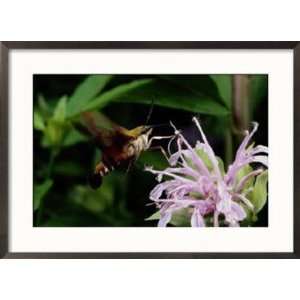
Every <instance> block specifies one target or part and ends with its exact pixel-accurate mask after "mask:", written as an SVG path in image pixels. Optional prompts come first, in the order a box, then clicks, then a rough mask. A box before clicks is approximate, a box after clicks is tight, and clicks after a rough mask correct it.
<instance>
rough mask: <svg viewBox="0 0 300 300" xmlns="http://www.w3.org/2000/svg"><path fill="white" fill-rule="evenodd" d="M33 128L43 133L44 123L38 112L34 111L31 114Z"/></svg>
mask: <svg viewBox="0 0 300 300" xmlns="http://www.w3.org/2000/svg"><path fill="white" fill-rule="evenodd" d="M33 127H34V129H36V130H40V131H44V129H45V123H44V120H43V117H42V116H41V114H40V113H39V112H38V111H34V113H33Z"/></svg>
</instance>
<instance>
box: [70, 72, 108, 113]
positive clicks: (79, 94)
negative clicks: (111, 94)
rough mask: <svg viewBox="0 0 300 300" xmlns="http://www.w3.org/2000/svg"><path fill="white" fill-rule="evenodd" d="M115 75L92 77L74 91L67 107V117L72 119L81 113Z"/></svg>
mask: <svg viewBox="0 0 300 300" xmlns="http://www.w3.org/2000/svg"><path fill="white" fill-rule="evenodd" d="M112 77H113V75H90V76H88V77H87V78H86V79H85V80H84V81H83V82H82V83H81V84H80V85H79V86H78V87H77V88H76V90H75V91H74V93H73V95H72V96H71V97H70V99H69V102H68V105H67V116H68V117H72V116H75V115H77V114H78V113H80V112H81V110H82V108H83V107H84V106H86V105H87V103H88V102H89V100H91V99H92V98H94V97H96V96H97V95H98V94H99V93H100V92H101V91H102V90H103V88H104V87H105V86H106V85H107V83H108V82H109V81H110V80H111V79H112Z"/></svg>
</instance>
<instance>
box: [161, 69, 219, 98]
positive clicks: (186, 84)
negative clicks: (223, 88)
mask: <svg viewBox="0 0 300 300" xmlns="http://www.w3.org/2000/svg"><path fill="white" fill-rule="evenodd" d="M159 78H162V79H164V80H168V81H169V82H171V83H172V84H175V85H176V86H178V87H181V88H184V89H186V90H188V91H190V92H192V93H194V94H196V95H198V96H201V97H203V96H208V97H210V98H212V99H214V100H216V101H219V100H220V96H219V93H218V87H217V85H216V83H215V82H214V80H213V79H212V78H211V77H210V76H209V75H196V76H195V75H188V74H184V75H160V76H159Z"/></svg>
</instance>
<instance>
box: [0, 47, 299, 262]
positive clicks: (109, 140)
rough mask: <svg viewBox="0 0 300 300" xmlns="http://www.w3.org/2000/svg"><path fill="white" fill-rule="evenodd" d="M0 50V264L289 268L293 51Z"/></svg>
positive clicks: (292, 254) (293, 247) (295, 248)
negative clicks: (197, 263) (232, 261)
mask: <svg viewBox="0 0 300 300" xmlns="http://www.w3.org/2000/svg"><path fill="white" fill-rule="evenodd" d="M0 51H1V56H0V58H1V61H0V81H1V88H0V92H1V117H0V122H1V125H0V130H1V132H0V133H1V135H0V141H1V149H0V151H1V165H0V177H1V182H0V187H1V190H0V191H1V198H0V253H1V257H4V258H298V257H299V253H300V242H299V238H300V204H299V201H300V198H299V196H298V195H299V193H300V189H299V185H298V184H297V178H299V166H300V159H299V155H297V153H298V152H299V151H300V143H299V132H300V131H299V124H300V117H299V114H297V111H298V110H299V111H300V104H299V103H300V85H299V84H298V83H299V82H300V44H299V42H2V43H1V44H0ZM294 153H295V155H294Z"/></svg>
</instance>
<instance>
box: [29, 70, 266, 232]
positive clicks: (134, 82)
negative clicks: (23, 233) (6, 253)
mask: <svg viewBox="0 0 300 300" xmlns="http://www.w3.org/2000/svg"><path fill="white" fill-rule="evenodd" d="M233 76H234V75H227V74H224V75H223V74H219V75H34V187H33V188H34V199H33V200H34V201H33V210H34V220H33V224H34V226H58V227H59V226H156V221H145V219H146V218H147V217H149V216H150V215H152V214H153V212H154V211H155V207H154V206H152V205H149V203H150V201H149V199H148V195H149V192H150V190H151V189H152V188H153V187H154V185H155V178H154V177H153V176H152V175H151V174H149V173H146V172H144V171H143V168H144V166H145V165H153V166H154V167H156V168H163V167H164V166H166V161H165V159H164V157H163V156H162V155H161V153H160V152H159V151H147V152H145V153H143V154H142V156H141V157H140V158H139V159H138V161H137V162H136V163H135V164H134V165H133V166H132V168H131V169H130V171H129V172H127V171H126V170H123V169H120V170H115V171H114V172H111V173H110V174H109V175H108V176H106V177H105V179H104V181H103V184H102V186H101V188H99V189H97V190H93V189H91V188H90V187H89V185H88V184H87V175H88V174H89V173H90V172H92V171H93V169H94V167H95V164H96V163H97V162H98V161H99V159H100V157H101V152H100V151H99V150H98V149H97V148H96V147H95V145H94V144H93V142H92V139H91V138H89V137H87V136H84V135H82V134H81V133H79V132H78V131H76V129H75V128H74V124H75V123H76V119H77V117H78V115H79V114H80V113H81V112H82V111H87V110H92V111H93V110H95V111H101V112H102V113H104V114H105V115H107V116H109V117H110V118H111V119H112V120H113V121H115V122H116V123H119V124H120V125H122V126H124V127H126V128H133V127H136V126H138V125H141V124H144V123H145V122H146V119H147V116H148V114H149V111H150V110H151V106H153V112H152V114H151V119H150V123H151V124H162V123H168V122H169V120H172V121H173V122H174V123H175V125H176V126H177V127H178V128H180V129H183V133H184V135H185V136H186V138H187V139H188V140H189V141H190V142H191V143H195V141H196V140H197V138H199V135H198V133H197V131H196V130H195V128H194V126H193V125H192V124H191V118H192V116H195V115H196V116H197V117H198V118H200V120H201V122H202V124H203V128H204V130H205V132H206V134H207V136H208V139H209V141H210V143H211V144H212V145H213V147H214V149H215V152H216V153H217V155H218V156H220V157H222V158H223V160H224V161H225V165H228V163H229V162H230V161H231V160H232V158H233V155H234V152H235V149H236V147H237V146H238V143H239V141H240V139H241V132H242V129H245V128H240V125H239V124H237V122H236V114H239V113H240V114H242V112H239V111H237V110H236V108H235V107H234V105H235V104H234V101H233V92H232V86H233ZM245 76H246V77H247V82H248V89H247V101H246V102H245V103H244V104H243V105H244V108H245V109H243V114H245V112H246V114H247V118H248V120H255V121H257V122H259V124H260V127H259V130H258V132H257V134H256V135H255V138H254V140H255V141H256V143H257V144H263V145H267V144H268V101H267V99H268V94H267V91H268V78H267V76H266V75H249V76H247V75H245ZM171 133H172V130H171V129H170V128H169V127H168V126H164V127H159V128H156V129H155V134H156V135H162V136H163V135H168V134H171ZM173 150H175V149H173ZM267 224H268V206H267V205H266V206H264V207H263V208H262V210H261V211H260V213H259V214H258V220H257V222H255V223H254V224H253V226H267Z"/></svg>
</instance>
